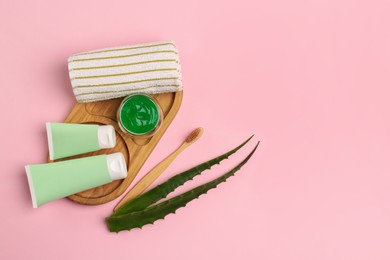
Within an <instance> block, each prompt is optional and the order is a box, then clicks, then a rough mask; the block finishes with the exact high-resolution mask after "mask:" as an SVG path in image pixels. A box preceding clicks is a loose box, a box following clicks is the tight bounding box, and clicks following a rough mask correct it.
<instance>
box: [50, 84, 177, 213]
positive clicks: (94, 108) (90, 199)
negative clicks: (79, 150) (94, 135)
mask: <svg viewBox="0 0 390 260" xmlns="http://www.w3.org/2000/svg"><path fill="white" fill-rule="evenodd" d="M152 96H154V97H155V98H156V99H157V101H158V102H159V104H160V106H161V108H162V110H163V113H164V121H163V123H162V125H161V127H160V129H159V130H158V131H157V133H156V134H155V135H154V136H152V137H149V138H139V137H131V136H130V135H128V134H126V133H123V132H122V131H121V130H120V129H119V126H118V123H117V120H116V113H117V109H118V107H119V105H120V103H121V102H122V100H123V98H117V99H110V100H105V101H98V102H91V103H78V104H76V105H75V106H74V108H73V109H72V111H71V112H70V114H69V115H68V117H67V118H66V119H65V122H66V123H89V124H107V125H108V124H109V125H112V126H114V128H115V130H116V138H117V141H116V146H115V147H114V148H111V149H104V150H100V151H96V152H93V153H88V154H83V155H78V156H73V157H69V158H66V159H64V160H68V159H71V158H80V157H85V156H91V155H97V154H103V153H113V152H122V153H123V155H124V157H125V159H126V163H127V168H128V174H127V177H126V178H125V179H123V180H117V181H113V182H111V183H108V184H105V185H102V186H99V187H96V188H93V189H90V190H86V191H83V192H80V193H77V194H74V195H71V196H69V197H68V198H69V199H70V200H72V201H74V202H77V203H80V204H85V205H98V204H103V203H106V202H109V201H112V200H114V199H116V198H117V197H119V196H120V195H121V194H122V193H123V192H124V191H125V190H126V189H127V188H128V187H129V185H130V184H131V182H132V181H133V180H134V178H135V176H136V175H137V173H138V172H139V170H140V169H141V167H142V165H143V164H144V162H145V161H146V159H147V158H148V157H149V155H150V153H151V152H152V151H153V149H154V147H155V146H156V145H157V143H158V142H159V141H160V139H161V137H162V136H163V135H164V133H165V131H166V130H167V128H168V126H169V125H170V124H171V122H172V120H173V119H174V118H175V116H176V114H177V112H178V111H179V108H180V105H181V101H182V98H183V92H182V91H180V92H175V93H164V94H155V95H152ZM58 161H59V160H58Z"/></svg>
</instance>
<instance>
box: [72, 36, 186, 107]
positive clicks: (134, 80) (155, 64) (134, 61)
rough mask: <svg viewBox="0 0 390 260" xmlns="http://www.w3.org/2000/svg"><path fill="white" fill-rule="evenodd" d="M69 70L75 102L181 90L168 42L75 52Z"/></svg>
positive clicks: (175, 56) (174, 56)
mask: <svg viewBox="0 0 390 260" xmlns="http://www.w3.org/2000/svg"><path fill="white" fill-rule="evenodd" d="M68 69H69V76H70V80H71V84H72V88H73V93H74V94H75V96H76V99H77V101H78V102H92V101H99V100H105V99H111V98H118V97H123V96H127V95H129V94H132V93H140V92H141V93H148V94H156V93H164V92H176V91H180V90H182V81H181V66H180V62H179V56H178V52H177V49H176V46H175V44H174V43H173V42H170V41H168V42H158V43H149V44H140V45H133V46H123V47H116V48H109V49H101V50H96V51H90V52H85V53H80V54H76V55H73V56H71V57H69V59H68Z"/></svg>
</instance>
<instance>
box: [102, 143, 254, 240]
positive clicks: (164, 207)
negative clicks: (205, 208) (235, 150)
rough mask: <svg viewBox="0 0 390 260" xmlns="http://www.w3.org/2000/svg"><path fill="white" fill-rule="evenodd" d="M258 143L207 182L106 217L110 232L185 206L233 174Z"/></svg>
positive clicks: (156, 217)
mask: <svg viewBox="0 0 390 260" xmlns="http://www.w3.org/2000/svg"><path fill="white" fill-rule="evenodd" d="M258 145H259V142H258V143H257V144H256V146H255V148H254V149H253V150H252V151H251V153H250V154H249V155H248V156H247V157H246V158H245V159H244V160H243V161H242V162H241V163H239V164H238V165H237V166H236V167H234V168H233V169H231V170H230V171H229V172H227V173H225V174H224V175H222V176H220V177H218V178H216V179H214V180H212V181H210V182H208V183H205V184H203V185H200V186H198V187H196V188H193V189H191V190H189V191H187V192H185V193H183V194H181V195H178V196H176V197H174V198H171V199H169V200H166V201H164V202H161V203H159V204H156V205H154V206H151V207H149V208H146V209H143V210H140V211H134V212H130V213H126V214H122V215H119V216H111V217H108V218H107V219H106V221H107V225H108V228H109V230H110V231H111V232H119V231H122V230H131V229H133V228H141V227H143V226H144V225H147V224H153V223H154V222H155V221H157V220H159V219H164V218H165V216H167V215H169V214H171V213H175V212H176V210H177V209H179V208H181V207H184V206H186V205H187V203H189V202H190V201H192V200H194V199H197V198H198V197H199V196H200V195H202V194H206V193H207V192H208V191H209V190H210V189H213V188H215V187H217V186H218V185H219V184H220V183H222V182H225V181H226V180H227V179H228V178H229V177H231V176H233V175H234V173H236V172H237V171H238V170H240V169H241V167H242V166H243V165H244V164H246V163H247V162H248V160H249V159H250V158H251V157H252V155H253V153H254V152H255V151H256V149H257V147H258Z"/></svg>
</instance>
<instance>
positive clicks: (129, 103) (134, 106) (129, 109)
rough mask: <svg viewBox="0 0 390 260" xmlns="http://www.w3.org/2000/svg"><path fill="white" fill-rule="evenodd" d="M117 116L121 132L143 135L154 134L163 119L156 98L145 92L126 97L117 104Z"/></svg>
mask: <svg viewBox="0 0 390 260" xmlns="http://www.w3.org/2000/svg"><path fill="white" fill-rule="evenodd" d="M117 117H118V124H119V127H120V128H121V130H122V131H123V132H125V133H129V134H131V135H133V136H144V137H149V136H152V135H154V134H155V133H156V131H157V130H158V128H159V127H160V125H161V123H162V121H163V113H162V110H161V108H160V106H159V104H158V103H157V100H155V99H154V98H153V97H152V96H150V95H147V94H133V95H130V96H128V97H126V98H125V99H124V100H123V101H122V103H121V105H120V106H119V109H118V114H117Z"/></svg>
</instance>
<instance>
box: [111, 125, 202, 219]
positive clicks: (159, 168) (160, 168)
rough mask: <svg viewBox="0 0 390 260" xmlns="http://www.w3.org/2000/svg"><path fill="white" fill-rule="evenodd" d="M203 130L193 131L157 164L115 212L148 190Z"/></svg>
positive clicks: (119, 204) (200, 128) (120, 203)
mask: <svg viewBox="0 0 390 260" xmlns="http://www.w3.org/2000/svg"><path fill="white" fill-rule="evenodd" d="M203 131H204V130H203V128H202V127H198V128H196V129H195V130H194V131H192V132H191V133H190V134H189V135H188V136H187V138H186V139H185V140H184V142H183V143H182V144H181V145H180V146H179V148H177V149H176V150H175V151H174V152H173V153H171V154H170V155H169V156H168V157H166V158H165V159H164V160H162V161H161V162H160V163H159V164H157V165H156V166H155V167H154V168H153V169H152V170H150V172H148V173H147V174H146V175H145V176H144V177H143V178H142V179H141V180H140V181H139V182H138V183H137V184H136V185H135V186H134V187H133V188H132V189H131V190H130V191H129V192H128V193H127V194H126V195H125V196H124V197H123V198H122V199H121V200H120V201H119V203H118V204H117V205H116V206H115V208H114V211H116V210H117V209H119V208H120V207H122V206H123V205H124V204H125V203H126V202H128V201H130V200H132V199H134V198H136V197H137V196H138V195H140V194H141V193H142V192H143V191H144V190H145V189H146V188H148V187H149V186H150V185H151V184H152V183H153V182H154V181H155V180H156V179H157V178H158V177H159V176H160V175H161V174H162V173H163V172H164V171H165V169H166V168H168V166H169V165H170V164H171V163H172V162H173V160H175V158H176V157H177V156H178V155H179V154H180V153H181V152H182V151H183V150H184V149H186V148H187V147H188V146H190V145H191V144H193V143H195V142H196V141H197V140H198V139H199V138H200V137H201V136H202V134H203Z"/></svg>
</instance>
